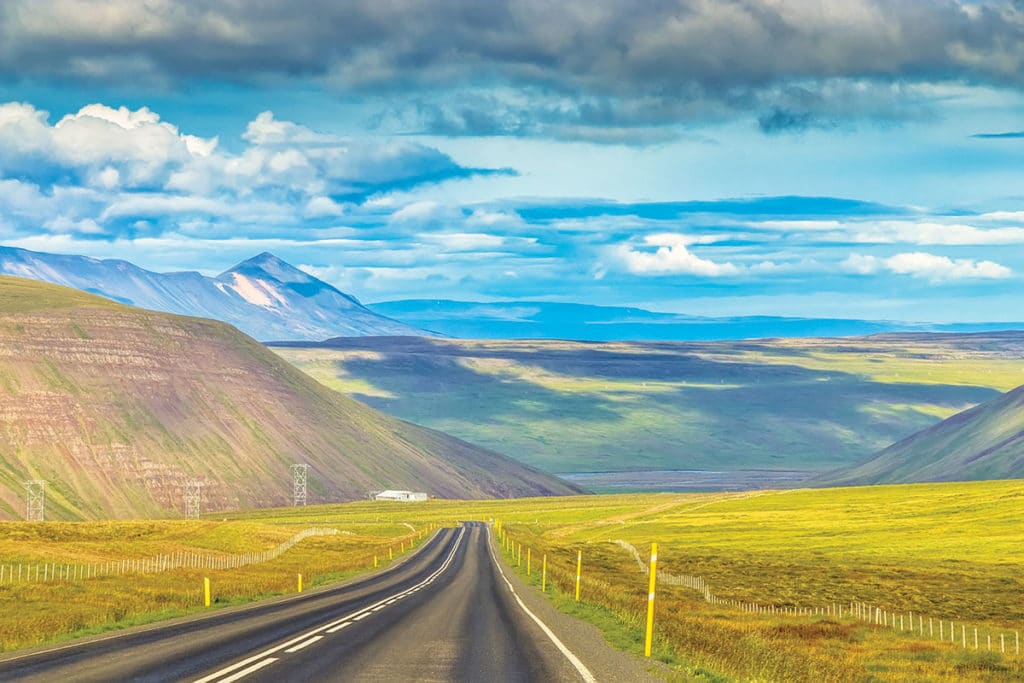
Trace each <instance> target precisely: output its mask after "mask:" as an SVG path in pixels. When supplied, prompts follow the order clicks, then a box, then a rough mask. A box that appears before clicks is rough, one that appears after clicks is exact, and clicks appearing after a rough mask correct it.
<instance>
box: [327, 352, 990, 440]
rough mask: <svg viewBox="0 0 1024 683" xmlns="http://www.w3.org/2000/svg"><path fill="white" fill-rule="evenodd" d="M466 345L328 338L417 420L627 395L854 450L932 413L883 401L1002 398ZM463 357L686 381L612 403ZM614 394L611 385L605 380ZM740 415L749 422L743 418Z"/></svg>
mask: <svg viewBox="0 0 1024 683" xmlns="http://www.w3.org/2000/svg"><path fill="white" fill-rule="evenodd" d="M471 344H472V343H452V342H447V341H444V340H439V339H424V338H412V337H410V338H394V337H390V338H379V339H374V338H362V339H343V340H335V341H334V342H331V343H328V344H325V346H328V347H330V348H338V349H345V350H349V349H359V350H373V351H375V352H377V353H378V354H380V356H379V358H377V359H372V360H371V359H365V358H360V359H351V360H346V361H345V362H344V366H345V370H346V372H347V373H349V374H350V375H352V376H354V377H357V378H360V379H363V380H365V381H367V382H368V383H370V384H372V385H374V386H375V387H378V388H380V389H383V390H385V391H388V392H389V393H391V394H392V395H393V396H395V397H397V398H380V397H374V396H365V395H364V396H359V398H360V400H362V401H364V402H366V403H369V404H370V405H373V406H374V407H376V408H379V409H382V410H385V411H387V412H391V413H393V414H396V415H399V416H402V417H406V418H408V419H412V420H414V421H415V420H418V419H428V420H429V419H454V420H475V421H486V420H494V421H502V422H506V423H511V424H515V423H516V422H517V421H518V422H523V423H525V422H529V421H533V420H538V419H545V420H556V419H576V420H585V421H604V422H618V421H621V420H624V419H626V418H625V417H624V415H626V414H627V411H626V410H623V404H625V405H628V406H629V407H635V406H636V405H637V404H640V403H647V404H648V405H653V406H655V407H657V408H659V409H663V408H668V409H672V407H673V405H674V404H676V405H678V407H679V408H686V409H688V410H693V409H698V410H699V411H700V412H701V413H702V414H703V418H704V419H705V420H706V421H711V422H712V423H713V425H714V428H715V430H716V431H720V432H721V433H722V434H726V435H727V436H726V438H729V437H728V432H729V431H730V430H737V429H740V431H743V432H744V433H751V432H753V433H756V432H757V430H759V429H761V430H765V431H773V432H776V433H781V432H783V431H784V430H790V431H791V435H790V436H789V437H787V438H786V441H789V442H792V443H802V444H803V447H809V446H813V443H812V442H816V441H819V442H820V444H819V446H820V449H821V451H822V452H824V453H828V452H832V451H842V452H846V453H848V452H849V451H850V449H851V444H850V440H851V439H854V438H856V436H850V435H845V436H844V435H837V432H842V431H843V430H849V431H855V430H857V429H862V428H869V429H870V434H864V438H865V441H867V442H869V441H872V440H876V439H878V438H879V435H884V436H885V438H888V437H889V436H904V435H909V434H910V433H912V432H913V431H915V430H916V429H919V428H923V427H924V426H927V425H928V424H931V423H932V422H934V421H935V419H934V418H931V417H928V416H926V415H923V414H917V415H916V416H915V415H914V413H913V410H912V408H909V407H908V408H907V409H906V410H905V411H902V412H901V411H900V410H898V409H897V410H893V409H888V408H885V407H884V406H886V405H888V404H894V405H897V406H899V405H904V406H913V405H918V404H934V405H940V406H947V407H950V408H960V407H961V406H964V405H968V404H974V403H980V402H983V401H986V400H989V399H991V398H994V397H995V396H997V395H999V392H997V391H995V390H992V389H987V388H984V387H973V386H961V385H943V384H911V383H905V384H901V383H885V382H875V381H871V380H868V379H864V378H863V377H861V376H859V375H855V374H850V373H844V372H837V371H831V370H829V371H824V370H813V369H808V368H802V367H798V366H794V365H786V364H770V363H757V362H743V361H727V362H726V361H716V360H709V359H706V358H701V357H698V356H696V355H694V354H693V353H692V347H691V346H690V345H688V344H685V343H672V344H669V343H652V344H645V345H644V347H643V348H644V349H650V352H647V353H644V352H634V351H623V350H616V349H614V348H608V347H607V346H603V345H600V344H594V345H579V344H575V343H574V345H573V346H574V348H564V349H560V348H552V344H550V343H546V344H545V345H544V347H543V348H541V349H540V350H531V349H530V348H528V345H529V344H530V342H528V341H523V342H519V341H513V342H503V343H502V347H501V348H494V347H488V346H487V345H486V344H484V345H482V346H475V345H471ZM555 344H556V345H557V342H555ZM517 346H521V348H516V347H517ZM739 346H740V348H742V347H743V345H739ZM746 346H747V348H749V349H750V350H761V349H762V347H760V346H757V345H754V344H749V345H746ZM688 350H691V352H687V351H688ZM771 350H772V351H773V352H774V351H776V350H777V349H775V347H771ZM462 358H468V359H472V358H481V359H496V360H508V361H510V362H512V363H515V364H519V365H523V366H533V367H539V368H542V369H544V370H546V371H548V372H550V373H553V374H555V375H565V376H569V377H581V378H588V379H599V380H610V381H614V380H620V381H632V382H645V381H652V382H655V381H656V382H673V383H678V384H680V386H678V387H676V388H674V389H672V390H670V391H668V392H662V391H659V392H658V393H655V392H653V391H652V392H651V393H644V392H642V391H615V392H614V393H615V397H616V399H617V401H614V402H613V401H611V400H606V399H605V398H604V397H602V396H600V395H594V394H587V393H582V392H573V391H571V390H566V391H558V390H557V389H552V388H550V387H548V386H542V385H540V384H538V383H535V382H531V381H529V380H528V379H525V378H521V377H517V376H515V374H514V372H513V373H509V374H489V373H484V372H478V371H476V370H474V369H472V368H469V367H466V366H465V365H463V364H462V363H461V362H460V360H461V359H462ZM609 391H614V388H613V387H609ZM908 418H912V419H908ZM737 421H742V422H743V424H742V426H739V425H738V423H737ZM754 447H755V448H756V447H757V445H756V444H755V446H754ZM764 447H768V446H767V445H766V446H764Z"/></svg>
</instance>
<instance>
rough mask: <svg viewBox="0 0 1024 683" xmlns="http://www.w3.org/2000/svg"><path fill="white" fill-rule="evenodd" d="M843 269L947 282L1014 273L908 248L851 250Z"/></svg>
mask: <svg viewBox="0 0 1024 683" xmlns="http://www.w3.org/2000/svg"><path fill="white" fill-rule="evenodd" d="M841 267H842V268H843V270H845V271H846V272H848V273H853V274H856V275H870V274H872V273H876V272H879V271H880V270H887V271H889V272H892V273H895V274H897V275H910V276H911V277H916V278H922V279H926V280H930V281H931V282H944V281H950V280H993V279H1004V278H1008V277H1011V276H1012V275H1013V271H1012V270H1010V269H1009V268H1007V267H1006V266H1004V265H1001V264H999V263H995V262H994V261H976V260H973V259H951V258H949V257H946V256H940V255H938V254H929V253H925V252H919V251H916V252H906V253H902V254H895V255H893V256H889V257H887V258H879V257H877V256H871V255H865V254H851V255H850V256H849V257H848V258H847V259H846V260H845V261H843V263H842V264H841Z"/></svg>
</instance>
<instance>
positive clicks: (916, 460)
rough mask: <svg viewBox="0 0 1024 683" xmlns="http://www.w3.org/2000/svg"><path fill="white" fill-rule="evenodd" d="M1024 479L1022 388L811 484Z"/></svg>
mask: <svg viewBox="0 0 1024 683" xmlns="http://www.w3.org/2000/svg"><path fill="white" fill-rule="evenodd" d="M1020 478H1024V386H1022V387H1018V388H1017V389H1014V390H1013V391H1010V392H1008V393H1006V394H1003V395H1001V396H999V397H997V398H995V399H992V400H991V401H988V402H986V403H982V404H980V405H977V406H975V407H973V408H971V409H969V410H965V411H963V412H961V413H957V414H956V415H953V416H952V417H950V418H947V419H946V420H943V421H942V422H940V423H938V424H936V425H934V426H932V427H929V428H928V429H925V430H924V431H921V432H918V433H916V434H913V435H912V436H909V437H907V438H906V439H903V440H902V441H900V442H898V443H895V444H893V445H892V446H889V447H888V448H886V449H885V450H883V451H881V452H880V453H878V454H876V455H875V456H873V457H871V458H869V459H868V460H866V461H865V462H862V463H860V464H858V465H855V466H854V467H850V468H847V469H842V470H839V471H837V472H832V473H830V474H827V475H824V476H822V477H820V478H819V479H817V480H814V481H813V482H812V483H814V484H827V485H834V486H859V485H867V484H903V483H913V482H926V481H975V480H981V479H1020Z"/></svg>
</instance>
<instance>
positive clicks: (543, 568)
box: [540, 553, 548, 593]
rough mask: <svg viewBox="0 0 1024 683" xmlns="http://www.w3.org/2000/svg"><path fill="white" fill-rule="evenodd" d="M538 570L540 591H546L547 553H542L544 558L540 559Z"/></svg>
mask: <svg viewBox="0 0 1024 683" xmlns="http://www.w3.org/2000/svg"><path fill="white" fill-rule="evenodd" d="M540 566H541V570H540V592H541V593H547V592H548V554H547V553H544V559H543V560H541V564H540Z"/></svg>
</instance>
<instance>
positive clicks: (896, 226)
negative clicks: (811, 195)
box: [750, 212, 1024, 246]
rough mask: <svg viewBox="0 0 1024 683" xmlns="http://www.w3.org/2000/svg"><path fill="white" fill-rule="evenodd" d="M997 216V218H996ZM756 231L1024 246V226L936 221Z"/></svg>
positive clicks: (770, 224)
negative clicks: (981, 226)
mask: <svg viewBox="0 0 1024 683" xmlns="http://www.w3.org/2000/svg"><path fill="white" fill-rule="evenodd" d="M996 216H998V218H995V217H996ZM974 219H975V220H1001V221H1010V220H1016V221H1018V222H1024V212H1021V213H1017V212H1006V213H1001V214H982V215H980V216H976V217H974ZM750 226H751V227H754V228H762V229H769V230H775V231H779V232H782V233H788V234H789V235H791V236H794V235H807V236H808V239H810V240H814V241H818V242H841V243H848V242H853V243H857V244H914V245H920V246H926V245H936V246H970V245H975V246H982V245H998V244H1024V227H1020V226H1004V227H992V228H979V227H977V226H975V225H970V224H969V223H961V222H957V223H953V222H948V223H947V222H941V221H936V220H928V221H908V220H886V221H849V222H842V221H836V220H826V221H803V220H796V221H786V220H780V221H761V222H757V223H752V224H750Z"/></svg>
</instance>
